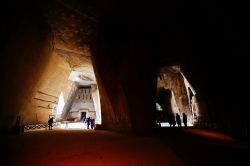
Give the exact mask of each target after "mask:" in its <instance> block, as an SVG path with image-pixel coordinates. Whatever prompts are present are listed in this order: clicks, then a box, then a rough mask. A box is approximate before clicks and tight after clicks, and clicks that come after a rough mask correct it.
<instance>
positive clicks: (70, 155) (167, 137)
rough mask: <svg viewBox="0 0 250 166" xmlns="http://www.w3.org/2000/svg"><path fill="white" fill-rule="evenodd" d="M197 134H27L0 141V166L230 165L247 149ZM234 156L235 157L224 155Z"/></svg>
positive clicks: (177, 132)
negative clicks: (228, 161) (150, 135)
mask: <svg viewBox="0 0 250 166" xmlns="http://www.w3.org/2000/svg"><path fill="white" fill-rule="evenodd" d="M195 132H196V133H195ZM197 132H198V134H197ZM199 132H200V131H196V130H189V132H186V131H185V132H183V131H181V132H180V131H170V132H165V133H164V134H160V133H158V134H157V135H155V136H154V137H149V136H148V137H143V136H127V135H122V134H118V133H114V132H109V131H94V130H52V131H48V130H43V131H34V132H27V133H23V134H21V135H16V136H14V135H12V136H4V137H2V138H1V152H2V153H1V163H4V164H0V165H3V166H5V165H11V166H24V165H25V166H47V165H49V166H50V165H51V166H59V165H60V166H78V165H81V166H84V165H86V166H96V165H97V166H165V165H169V166H181V165H208V164H212V165H217V164H218V165H219V163H220V162H222V161H223V160H225V159H226V158H224V157H223V156H224V155H229V156H228V158H229V159H230V157H231V158H232V157H233V158H232V162H236V161H238V160H240V161H239V163H241V162H243V161H244V160H245V159H246V158H245V156H247V153H248V152H249V148H247V147H246V146H245V145H242V144H240V143H238V142H236V141H234V140H230V139H229V140H223V139H222V140H219V139H217V140H215V139H214V138H209V137H207V136H206V135H205V136H204V135H202V134H201V135H199V134H200V133H199ZM222 138H223V137H222ZM236 153H237V154H240V155H241V158H237V157H236V156H230V155H235V154H236ZM244 155H245V156H244ZM246 161H247V160H246ZM230 162H231V161H230ZM225 163H227V162H225Z"/></svg>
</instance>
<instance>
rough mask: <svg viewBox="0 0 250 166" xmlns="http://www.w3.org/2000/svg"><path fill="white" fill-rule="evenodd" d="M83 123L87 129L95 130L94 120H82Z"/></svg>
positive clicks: (89, 118)
mask: <svg viewBox="0 0 250 166" xmlns="http://www.w3.org/2000/svg"><path fill="white" fill-rule="evenodd" d="M83 123H84V124H85V125H86V126H87V129H90V128H91V129H94V128H95V119H94V118H91V117H88V118H83Z"/></svg>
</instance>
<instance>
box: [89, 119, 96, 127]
mask: <svg viewBox="0 0 250 166" xmlns="http://www.w3.org/2000/svg"><path fill="white" fill-rule="evenodd" d="M90 125H91V129H94V127H95V118H92V119H91V122H90Z"/></svg>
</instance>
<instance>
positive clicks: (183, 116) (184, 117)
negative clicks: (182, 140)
mask: <svg viewBox="0 0 250 166" xmlns="http://www.w3.org/2000/svg"><path fill="white" fill-rule="evenodd" d="M182 118H183V123H184V126H185V128H186V129H187V115H186V114H185V113H184V112H183V114H182Z"/></svg>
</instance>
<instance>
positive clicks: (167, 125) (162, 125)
mask: <svg viewBox="0 0 250 166" xmlns="http://www.w3.org/2000/svg"><path fill="white" fill-rule="evenodd" d="M181 125H182V127H184V125H183V124H181ZM187 126H188V127H192V126H193V124H192V123H188V124H187ZM161 127H170V125H169V123H168V122H161ZM175 127H177V125H175Z"/></svg>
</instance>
